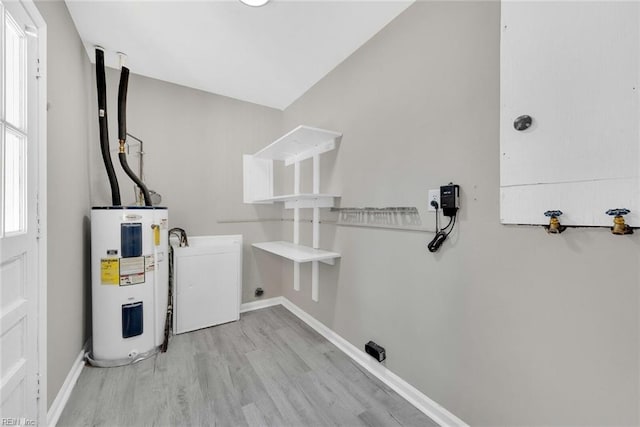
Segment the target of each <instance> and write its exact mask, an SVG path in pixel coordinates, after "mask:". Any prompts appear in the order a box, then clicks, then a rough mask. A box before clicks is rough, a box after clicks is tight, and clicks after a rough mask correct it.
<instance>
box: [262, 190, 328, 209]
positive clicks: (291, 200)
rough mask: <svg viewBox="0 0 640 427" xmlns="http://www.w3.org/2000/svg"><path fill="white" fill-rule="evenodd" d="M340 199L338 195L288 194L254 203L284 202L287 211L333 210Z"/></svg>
mask: <svg viewBox="0 0 640 427" xmlns="http://www.w3.org/2000/svg"><path fill="white" fill-rule="evenodd" d="M336 197H340V196H338V195H336V194H313V193H301V194H287V195H284V196H275V197H269V198H265V199H258V200H254V201H253V203H272V202H284V204H285V206H284V207H285V208H286V209H293V208H331V207H333V206H335V198H336Z"/></svg>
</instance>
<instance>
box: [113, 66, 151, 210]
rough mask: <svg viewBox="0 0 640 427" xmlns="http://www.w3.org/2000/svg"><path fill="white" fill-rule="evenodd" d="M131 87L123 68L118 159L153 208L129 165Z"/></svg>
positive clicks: (119, 95)
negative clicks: (126, 147) (129, 95)
mask: <svg viewBox="0 0 640 427" xmlns="http://www.w3.org/2000/svg"><path fill="white" fill-rule="evenodd" d="M128 86H129V69H128V68H127V67H122V71H121V72H120V86H119V87H118V139H119V140H120V151H119V153H118V158H119V159H120V165H121V166H122V169H123V170H124V172H125V173H126V174H127V176H128V177H129V178H131V180H132V181H133V182H134V183H135V184H136V185H137V186H138V188H140V191H142V195H143V196H144V205H145V206H152V205H153V203H151V195H150V194H149V189H147V186H146V185H144V182H142V180H141V179H140V178H138V177H137V176H136V174H135V173H134V172H133V171H132V170H131V168H130V167H129V164H128V163H127V154H126V153H125V142H126V140H127V89H128Z"/></svg>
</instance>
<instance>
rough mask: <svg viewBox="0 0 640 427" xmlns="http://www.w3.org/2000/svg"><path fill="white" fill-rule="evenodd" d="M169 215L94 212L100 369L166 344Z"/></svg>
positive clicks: (161, 211) (148, 209) (95, 358)
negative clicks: (164, 341) (163, 343)
mask: <svg viewBox="0 0 640 427" xmlns="http://www.w3.org/2000/svg"><path fill="white" fill-rule="evenodd" d="M168 222H169V216H168V210H167V208H162V207H156V206H145V207H139V206H135V207H125V206H106V207H94V208H92V209H91V283H92V285H91V299H92V307H93V312H92V320H93V352H92V354H91V356H90V361H91V363H92V364H94V365H96V366H120V365H126V364H128V363H132V362H135V361H137V360H140V359H143V358H145V357H147V356H150V355H152V354H154V353H155V352H156V351H157V349H158V347H159V346H160V345H161V344H162V342H163V340H164V327H165V319H166V314H167V296H168V287H169V268H168V265H169V253H168V248H169V240H168Z"/></svg>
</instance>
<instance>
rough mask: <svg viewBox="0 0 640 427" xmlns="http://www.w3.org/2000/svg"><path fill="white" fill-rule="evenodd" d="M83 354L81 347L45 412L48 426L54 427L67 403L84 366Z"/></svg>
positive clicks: (84, 352)
mask: <svg viewBox="0 0 640 427" xmlns="http://www.w3.org/2000/svg"><path fill="white" fill-rule="evenodd" d="M85 354H86V351H85V349H82V351H81V352H80V354H79V355H78V357H77V358H76V360H75V361H74V362H73V365H72V366H71V370H70V371H69V373H68V374H67V378H65V379H64V383H62V387H60V390H59V391H58V394H57V395H56V398H55V400H54V401H53V403H52V404H51V407H50V408H49V411H48V412H47V425H48V426H49V427H55V425H56V424H57V423H58V420H59V419H60V415H62V411H63V410H64V407H65V406H66V405H67V402H68V401H69V397H71V392H72V391H73V388H74V387H75V386H76V383H77V382H78V378H79V377H80V373H81V372H82V368H84V365H85V361H84V357H85Z"/></svg>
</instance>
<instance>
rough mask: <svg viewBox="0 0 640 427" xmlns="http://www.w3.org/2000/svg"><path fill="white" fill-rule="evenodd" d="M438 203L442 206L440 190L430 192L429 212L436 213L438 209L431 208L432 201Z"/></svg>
mask: <svg viewBox="0 0 640 427" xmlns="http://www.w3.org/2000/svg"><path fill="white" fill-rule="evenodd" d="M434 200H435V201H436V203H438V206H440V189H439V188H438V189H437V190H429V199H428V200H427V206H428V207H429V212H435V211H436V208H434V207H433V206H431V202H432V201H434Z"/></svg>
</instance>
